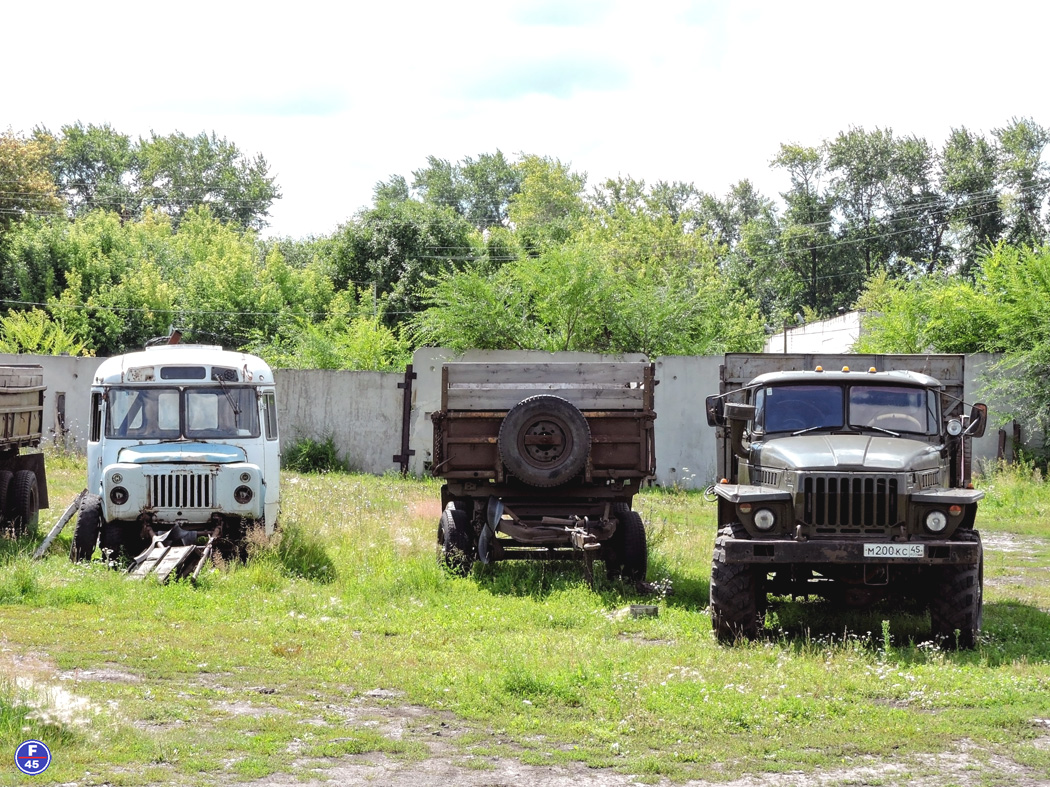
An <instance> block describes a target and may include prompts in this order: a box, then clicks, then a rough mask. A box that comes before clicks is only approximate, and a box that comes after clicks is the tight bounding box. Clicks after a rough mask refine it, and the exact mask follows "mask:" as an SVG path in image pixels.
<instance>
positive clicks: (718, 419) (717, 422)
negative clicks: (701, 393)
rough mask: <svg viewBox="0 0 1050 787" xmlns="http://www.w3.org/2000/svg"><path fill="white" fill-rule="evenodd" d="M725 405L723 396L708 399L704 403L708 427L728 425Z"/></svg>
mask: <svg viewBox="0 0 1050 787" xmlns="http://www.w3.org/2000/svg"><path fill="white" fill-rule="evenodd" d="M725 403H726V402H725V399H723V398H722V397H721V396H709V397H707V400H706V402H705V403H704V410H705V411H706V412H707V425H708V426H725V425H726V415H725Z"/></svg>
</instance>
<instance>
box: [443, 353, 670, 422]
mask: <svg viewBox="0 0 1050 787" xmlns="http://www.w3.org/2000/svg"><path fill="white" fill-rule="evenodd" d="M652 386H653V383H652V368H651V364H647V363H520V364H518V363H515V364H510V363H508V364H499V363H448V364H445V365H444V366H443V367H442V369H441V409H442V410H444V411H448V410H502V411H507V410H510V408H512V407H513V406H514V405H516V404H517V403H518V402H520V401H521V400H522V399H527V398H528V397H530V396H539V395H541V394H552V395H554V396H560V397H561V398H562V399H565V400H566V401H568V402H571V403H572V404H574V405H575V406H576V407H577V408H579V409H580V410H583V411H586V410H652V407H653V390H652Z"/></svg>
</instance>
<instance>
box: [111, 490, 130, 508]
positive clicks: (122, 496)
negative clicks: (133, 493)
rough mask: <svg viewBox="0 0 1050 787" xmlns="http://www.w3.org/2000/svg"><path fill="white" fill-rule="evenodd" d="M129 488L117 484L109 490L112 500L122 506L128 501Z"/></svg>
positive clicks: (116, 504)
mask: <svg viewBox="0 0 1050 787" xmlns="http://www.w3.org/2000/svg"><path fill="white" fill-rule="evenodd" d="M128 497H129V495H128V490H127V489H125V488H124V487H122V486H115V487H113V488H112V489H110V490H109V499H110V502H111V503H113V505H115V506H122V505H124V504H125V503H126V502H128Z"/></svg>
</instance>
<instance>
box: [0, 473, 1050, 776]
mask: <svg viewBox="0 0 1050 787" xmlns="http://www.w3.org/2000/svg"><path fill="white" fill-rule="evenodd" d="M48 472H49V481H50V487H51V495H52V501H53V508H52V510H51V511H50V512H48V513H49V514H50V516H47V517H45V520H47V521H45V522H44V523H43V525H42V529H46V527H47V524H48V521H54V520H55V519H57V517H58V515H59V514H60V513H61V510H62V509H63V508H64V507H65V503H66V502H68V501H69V500H71V499H72V498H73V496H74V495H75V493H76V492H77V491H79V488H80V487H81V486H82V484H83V478H84V475H85V471H84V467H83V464H82V462H81V461H80V460H78V459H76V458H75V457H62V456H55V457H49V459H48ZM1032 476H1033V474H1032V471H1031V469H1030V468H1029V469H1021V470H1017V469H1014V470H1007V471H1002V472H999V473H997V474H995V475H992V476H989V477H988V478H986V479H984V480H983V481H982V482H981V483H982V485H983V486H984V487H985V488H986V489H987V490H988V493H989V497H988V499H987V500H986V502H985V503H984V504H983V507H982V509H981V513H980V514H979V520H978V521H979V527H980V528H981V530H982V532H983V533H984V535H985V539H986V544H987V556H986V569H985V573H986V595H985V599H986V607H985V631H984V634H983V636H982V640H981V643H980V646H979V647H978V648H977V649H976V650H975V651H973V652H967V653H955V652H944V651H941V650H939V649H938V648H936V647H934V646H933V645H932V644H931V643H928V642H925V641H924V638H925V637H926V636H927V631H928V620H927V619H926V618H925V617H924V616H921V615H920V614H918V613H917V612H916V611H914V610H913V611H899V610H890V609H884V610H875V611H873V612H870V613H866V614H863V615H857V614H845V613H840V612H837V611H836V610H834V609H831V608H829V607H828V606H827V605H824V604H821V603H819V602H813V601H811V602H806V603H801V602H790V601H787V600H782V601H779V602H775V603H773V604H772V605H771V608H770V612H769V613H768V615H767V627H766V631H765V636H764V637H763V638H762V639H760V640H759V641H758V642H755V643H750V644H745V645H740V646H737V647H733V648H725V647H720V646H718V645H717V644H716V643H715V642H714V639H713V637H712V634H711V624H710V618H709V616H708V614H707V604H708V598H707V593H708V584H707V581H708V573H709V566H710V557H711V544H712V542H713V539H714V508H713V505H712V504H710V503H707V502H705V501H704V500H703V496H702V495H701V494H699V493H696V492H685V491H681V490H663V491H659V490H654V491H651V492H647V493H645V494H643V495H642V496H641V497H640V498H638V499H637V500H636V506H635V507H636V509H637V510H639V511H640V512H641V514H642V516H643V519H644V520H645V522H646V524H647V527H648V530H649V539H650V552H651V560H650V570H649V580H650V582H653V583H654V584H656V585H657V586H658V587H659V588H661V591H662V592H661V593H659V594H658V595H657V596H656V597H655V598H654V597H646V598H644V599H643V598H641V597H639V596H637V595H636V593H635V591H634V590H633V589H632V588H628V587H624V586H623V585H621V584H619V583H613V582H609V581H606V580H605V579H604V578H603V575H602V572H601V570H600V568H599V569H598V571H597V577H596V583H595V586H594V587H593V588H592V587H590V586H588V585H587V584H586V582H585V581H584V580H583V576H582V572H581V570H580V569H579V567H576V566H550V565H540V564H537V565H518V564H513V563H507V564H502V565H498V566H495V567H492V568H486V567H482V566H478V567H476V568H475V570H474V573H473V574H472V575H471V576H469V577H467V578H453V577H450V576H447V575H445V574H444V573H443V572H442V571H441V570H439V568H438V567H437V564H436V561H435V559H434V540H435V532H436V527H437V518H438V513H439V504H438V499H439V493H438V489H439V487H438V485H437V484H436V483H435V482H433V481H421V480H402V479H400V478H397V477H393V476H390V477H383V478H375V477H371V476H360V475H346V474H338V473H335V474H328V475H296V474H286V475H285V476H284V477H283V479H282V482H283V487H282V491H283V494H284V513H283V531H284V532H283V537H282V540H281V541H280V543H279V544H277V545H271V546H268V547H266V548H263V549H260V550H259V551H258V552H257V554H256V555H255V556H254V557H253V558H252V559H251V560H250V561H249V562H248V564H247V565H236V566H226V567H221V568H217V569H215V570H214V571H210V572H207V573H205V574H203V575H202V581H201V582H200V584H199V585H198V586H196V587H194V586H192V585H189V584H185V583H180V584H173V585H168V586H159V585H157V584H155V583H152V582H145V583H141V582H140V583H136V582H132V581H129V580H127V579H125V578H124V577H123V576H122V575H120V574H118V573H116V572H113V571H110V570H107V569H106V568H105V567H104V566H103V565H102V564H100V563H95V564H91V565H72V564H70V563H69V561H68V559H67V558H66V554H67V553H68V547H69V542H68V534H69V532H70V531H71V528H67V531H66V534H65V535H64V536H63V537H62V538H60V539H59V541H58V542H57V543H56V544H55V545H54V547H53V548H52V550H51V552H50V554H49V555H48V556H47V557H46V559H44V560H42V561H38V562H32V561H31V560H30V559H29V557H28V554H29V553H30V552H31V551H32V549H33V548H34V547H35V544H33V543H29V542H13V541H10V540H7V541H3V542H0V756H2V757H3V758H5V759H6V758H9V757H10V756H12V755H13V752H14V749H15V747H16V746H17V745H18V743H20V742H21V741H22V740H25V739H27V738H38V739H41V740H43V741H45V742H46V743H48V744H49V745H50V746H51V748H52V751H53V752H54V753H55V759H54V763H53V764H52V766H51V768H50V769H49V770H48V771H47V773H46V774H44V776H43V777H33V778H32V779H30V777H24V778H26V780H27V781H32V782H33V783H35V784H36V783H41V784H43V783H49V782H72V781H76V782H77V783H78V784H82V785H83V784H104V783H106V784H113V785H123V784H127V785H132V784H142V783H144V782H150V781H153V782H178V783H180V784H194V783H199V784H207V783H214V782H215V781H216V780H217V779H219V780H223V781H226V782H236V781H241V780H249V779H254V778H260V777H265V776H267V775H269V774H274V773H281V772H288V773H302V772H303V769H304V768H307V767H309V768H315V767H320V768H325V767H328V766H330V765H332V764H333V763H336V762H338V761H339V758H341V757H343V756H345V755H353V754H359V753H362V752H379V753H383V754H384V755H386V756H388V757H392V758H395V759H398V758H400V759H403V760H406V761H409V762H411V761H413V760H416V759H422V758H425V757H427V756H428V753H429V751H430V749H429V748H428V746H427V744H426V742H425V741H426V740H427V735H439V734H445V733H447V736H446V741H447V742H449V743H450V745H451V746H452V747H453V751H454V753H455V756H456V757H457V758H459V761H460V762H461V763H462V764H463V766H464V767H465V768H470V769H481V770H484V769H486V768H491V767H492V762H493V761H494V758H496V757H514V758H517V759H518V760H520V761H522V762H525V763H534V764H550V763H569V762H573V761H576V762H581V763H584V764H586V765H587V766H590V767H593V768H611V769H615V770H616V771H619V772H622V773H629V774H635V775H637V776H638V777H639V778H640V779H642V780H648V781H656V780H659V779H660V778H661V777H666V778H669V779H671V780H674V781H682V780H687V779H696V778H701V777H702V778H705V779H709V780H714V781H721V780H729V779H732V778H735V777H737V776H739V775H741V774H744V773H771V774H778V773H783V772H787V771H803V772H810V771H813V772H815V771H821V772H825V771H828V770H835V769H840V768H844V767H845V768H849V767H856V766H859V765H864V764H872V763H874V764H877V763H880V762H885V761H888V760H891V761H892V762H893V763H894V764H895V765H894V768H895V770H894V771H893V775H886V774H883V775H882V776H880V777H879V779H881V781H876V782H867V783H886V784H889V783H901V784H904V783H907V782H908V781H909V780H918V779H923V780H924V781H926V782H930V783H941V784H956V783H959V784H961V783H965V784H983V783H989V784H992V783H994V784H1010V783H1017V784H1030V783H1036V782H1038V781H1040V780H1043V779H1050V746H1047V737H1046V736H1047V734H1048V730H1047V724H1048V722H1047V721H1046V720H1047V719H1050V614H1048V613H1050V581H1048V579H1050V489H1048V487H1047V485H1046V484H1045V483H1043V482H1042V479H1040V478H1034V479H1033V477H1032ZM642 601H644V602H645V603H656V604H658V605H659V615H658V616H657V617H651V618H633V617H631V616H630V615H628V614H625V613H626V608H627V607H628V606H629V605H630V604H631V603H633V602H642ZM392 718H396V719H398V724H397V725H395V727H396V729H394V728H392V727H391V726H390V724H389V721H390V719H392ZM392 730H393V731H392ZM961 750H965V752H966V762H967V763H968V765H967V766H966V771H967V773H968V775H962V776H960V775H950V776H949V777H947V781H946V780H945V769H944V765H943V761H942V760H940V759H938V758H937V757H936V756H934V755H938V754H941V753H945V752H948V753H958V752H959V751H961ZM8 762H10V760H8ZM1003 763H1006V764H1007V766H1006V767H1004V765H1003ZM19 778H20V775H19V774H18V773H17V772H16V771H15V770H14V768H13V766H0V784H10V783H18V779H19ZM938 779H940V781H938Z"/></svg>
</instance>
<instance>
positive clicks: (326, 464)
mask: <svg viewBox="0 0 1050 787" xmlns="http://www.w3.org/2000/svg"><path fill="white" fill-rule="evenodd" d="M282 457H283V459H284V468H285V469H286V470H295V471H296V472H299V473H331V472H333V471H346V470H348V469H349V465H348V463H347V462H346V461H345V460H343V459H340V458H339V452H338V451H337V450H336V447H335V440H334V439H333V438H332V435H327V436H325V438H324V439H323V440H314V439H313V438H310V437H304V438H303V439H302V440H299V441H297V442H295V443H292V445H291V446H290V447H288V448H286V449H285V450H284V451H283V452H282Z"/></svg>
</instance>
